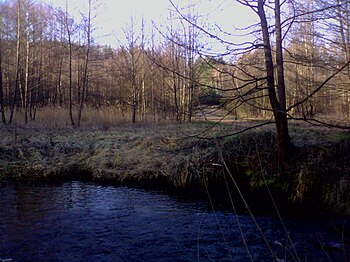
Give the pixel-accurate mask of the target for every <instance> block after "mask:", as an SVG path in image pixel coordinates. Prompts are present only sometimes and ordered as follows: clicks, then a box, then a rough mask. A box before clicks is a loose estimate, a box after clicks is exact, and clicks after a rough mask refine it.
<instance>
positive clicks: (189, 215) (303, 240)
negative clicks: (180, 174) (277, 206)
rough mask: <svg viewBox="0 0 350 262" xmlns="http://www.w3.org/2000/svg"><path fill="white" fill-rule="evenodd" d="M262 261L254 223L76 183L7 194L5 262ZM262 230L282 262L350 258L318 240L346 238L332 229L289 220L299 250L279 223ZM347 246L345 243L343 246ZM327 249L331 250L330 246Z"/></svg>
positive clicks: (2, 225) (263, 221) (0, 225)
mask: <svg viewBox="0 0 350 262" xmlns="http://www.w3.org/2000/svg"><path fill="white" fill-rule="evenodd" d="M237 219H238V220H239V222H240V225H241V227H242V233H243V234H244V239H245V240H246V244H247V246H248V248H249V253H250V256H251V258H252V259H253V260H254V261H271V256H270V253H269V251H268V249H267V248H266V245H265V243H264V242H263V240H262V237H261V235H260V234H259V232H258V230H257V229H256V226H255V224H254V223H253V221H252V219H251V218H249V217H248V216H245V215H241V216H238V217H236V216H235V215H234V214H233V213H232V212H230V211H227V210H226V211H222V210H221V211H217V212H213V211H211V210H210V208H208V206H207V205H206V204H205V203H198V202H196V203H193V202H192V203H188V202H184V201H179V200H177V199H176V198H174V197H170V196H167V195H164V194H159V193H155V192H149V191H144V190H137V189H130V188H123V187H117V188H116V187H104V186H99V185H96V184H92V183H81V182H70V183H65V184H63V185H60V186H53V185H47V186H4V187H2V188H0V261H1V260H2V259H13V261H42V260H45V261H48V260H49V261H194V260H199V261H219V260H220V261H249V260H250V256H249V253H248V251H247V249H246V248H245V245H244V242H243V241H242V236H241V232H240V230H239V227H238V226H237ZM257 221H258V223H259V225H260V226H261V228H262V230H263V231H264V233H265V235H266V237H267V238H268V240H269V242H270V245H271V247H272V248H273V250H274V252H275V253H276V254H277V256H278V257H279V258H280V259H281V261H282V260H286V261H293V260H294V258H295V252H294V251H293V248H292V247H293V246H294V247H295V248H296V250H297V252H298V255H299V257H300V259H301V260H303V261H305V260H307V261H329V258H333V259H343V258H344V255H343V252H342V251H341V248H334V250H333V251H329V250H328V249H327V250H325V251H323V250H322V248H320V247H319V244H318V243H319V241H318V239H319V238H320V236H321V237H322V239H332V241H335V242H334V243H335V244H338V242H337V241H338V238H337V235H336V234H335V233H333V231H331V230H330V229H331V228H330V226H329V224H327V223H321V222H318V223H314V222H308V223H306V222H304V223H301V222H299V223H297V222H293V221H288V222H287V227H288V230H289V231H290V235H291V237H292V239H293V245H291V243H290V242H289V241H288V239H287V234H286V232H285V231H284V230H283V229H282V226H281V224H280V222H279V221H278V220H277V219H275V218H268V217H259V218H257ZM339 243H341V242H339ZM326 248H327V247H326Z"/></svg>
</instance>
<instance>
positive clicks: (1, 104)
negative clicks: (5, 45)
mask: <svg viewBox="0 0 350 262" xmlns="http://www.w3.org/2000/svg"><path fill="white" fill-rule="evenodd" d="M1 22H2V21H1V20H0V23H1ZM1 30H2V24H0V112H1V122H2V123H3V124H5V125H6V123H7V122H6V116H5V100H4V86H3V79H2V32H1Z"/></svg>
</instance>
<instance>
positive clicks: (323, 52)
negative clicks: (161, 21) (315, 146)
mask: <svg viewBox="0 0 350 262" xmlns="http://www.w3.org/2000/svg"><path fill="white" fill-rule="evenodd" d="M68 2H69V1H68ZM68 2H67V8H66V10H62V9H57V8H53V7H51V6H48V5H46V4H44V3H41V2H40V1H34V0H7V1H1V2H0V15H1V16H0V103H1V119H2V122H3V123H4V124H11V123H13V122H14V121H16V118H17V116H19V115H21V116H24V121H25V122H26V123H28V122H31V121H35V119H36V113H37V112H38V110H42V109H45V108H51V109H52V108H60V109H64V110H66V112H67V115H66V116H67V120H68V119H69V120H68V121H69V123H70V124H71V125H80V121H81V115H82V112H84V110H85V109H86V108H114V109H115V110H116V111H114V112H117V114H118V116H116V117H118V118H123V119H125V121H130V122H133V123H135V122H140V121H145V120H147V121H159V120H162V119H170V120H173V121H178V122H184V121H191V119H192V118H193V117H194V116H195V114H196V113H197V112H199V111H200V109H203V108H205V107H208V106H211V107H212V106H218V107H221V108H222V109H224V110H226V112H227V114H228V115H233V116H234V117H235V118H236V119H245V118H264V119H269V118H271V117H272V116H273V111H274V108H273V105H271V93H270V91H271V90H269V86H268V77H266V75H267V74H268V72H267V69H266V46H267V45H266V42H265V40H266V37H268V36H269V37H270V39H267V40H268V41H269V44H270V45H269V47H270V51H271V55H272V56H271V57H272V59H273V61H272V65H273V69H272V70H273V71H272V76H273V75H275V78H276V79H275V80H273V81H274V82H273V83H276V87H275V88H276V90H277V89H278V84H277V82H278V76H280V74H279V72H281V71H278V68H279V67H278V65H282V67H284V68H283V69H284V71H282V72H283V73H284V75H282V78H283V79H284V86H285V100H286V101H285V107H286V108H285V109H284V110H283V108H282V111H284V114H285V115H286V116H287V117H288V118H296V119H304V120H309V121H317V122H322V123H327V124H329V123H334V121H335V120H346V119H349V116H350V106H349V104H350V103H349V102H350V66H349V65H348V64H349V60H350V2H349V1H345V0H330V1H325V0H304V1H284V2H282V3H279V1H269V2H265V1H260V0H259V1H243V0H241V1H238V2H240V3H241V4H242V5H246V7H247V9H251V10H253V11H255V12H256V13H257V14H258V16H257V17H260V21H263V20H261V19H262V18H264V16H263V14H264V15H266V16H265V20H266V22H267V25H266V33H267V34H268V35H267V34H266V35H264V30H262V29H261V26H263V24H262V23H261V22H260V23H258V24H256V25H252V26H251V27H249V28H247V29H246V30H247V34H248V33H250V34H252V37H254V39H255V40H253V41H252V42H249V43H243V44H241V45H239V44H237V43H230V42H228V41H227V40H225V38H224V37H225V34H226V35H229V33H224V32H221V34H222V35H223V37H221V35H219V34H218V35H213V33H211V30H210V28H209V27H208V28H207V27H205V26H204V23H203V25H201V21H200V17H199V16H196V15H194V14H195V12H194V10H195V6H194V7H191V8H187V9H180V8H178V7H177V5H176V4H175V3H173V5H172V7H173V11H170V13H169V20H168V22H169V24H168V25H167V26H165V27H162V28H158V27H157V25H154V32H153V33H152V34H149V33H148V34H146V33H145V30H143V28H144V25H143V23H145V21H143V20H140V21H136V20H137V18H132V19H131V21H130V24H128V25H126V26H125V29H124V35H123V36H117V37H121V38H124V39H126V42H127V44H125V45H121V46H119V47H117V48H112V47H110V46H102V45H100V44H98V42H97V41H96V40H95V39H94V36H93V35H94V34H93V32H94V30H95V29H96V28H95V26H94V15H95V14H94V11H95V7H94V5H95V4H96V3H95V2H93V1H91V0H87V3H88V6H89V7H88V9H87V11H86V13H84V14H82V17H83V19H82V20H81V21H75V20H74V19H73V17H72V16H71V14H70V13H69V12H68V8H69V7H68ZM272 2H273V3H272ZM276 3H277V4H276ZM277 6H278V7H279V8H277ZM264 8H265V9H264ZM271 10H272V11H271ZM276 12H277V13H276ZM277 14H278V16H276V15H277ZM277 17H279V26H278V23H277V22H278V21H277V20H276V18H277ZM179 20H181V21H180V24H181V26H178V24H179ZM276 21H277V22H276ZM136 24H138V25H141V26H140V29H136ZM218 26H219V25H217V27H218ZM278 28H280V29H281V30H278ZM278 31H279V33H280V34H278ZM205 35H206V36H207V38H208V39H214V40H216V41H218V42H220V43H221V44H222V45H223V46H226V50H227V52H223V53H220V54H214V53H211V52H210V50H209V49H210V48H209V47H208V46H206V43H205V37H204V36H205ZM278 35H279V38H278ZM160 36H161V37H160ZM275 37H277V38H275ZM278 54H283V55H282V56H281V57H280V58H282V59H283V60H282V64H281V63H279V62H278V61H281V60H280V59H279V55H278ZM270 80H271V79H270ZM277 92H279V91H277ZM279 99H281V97H279ZM282 104H283V103H282Z"/></svg>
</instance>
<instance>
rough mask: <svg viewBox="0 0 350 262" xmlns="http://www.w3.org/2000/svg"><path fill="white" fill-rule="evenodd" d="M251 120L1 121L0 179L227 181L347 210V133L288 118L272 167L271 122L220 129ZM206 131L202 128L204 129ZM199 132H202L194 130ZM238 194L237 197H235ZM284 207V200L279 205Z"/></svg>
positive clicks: (292, 204)
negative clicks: (97, 125)
mask: <svg viewBox="0 0 350 262" xmlns="http://www.w3.org/2000/svg"><path fill="white" fill-rule="evenodd" d="M250 124H251V123H240V124H238V123H237V124H235V125H234V126H233V125H218V126H216V127H215V128H212V129H209V131H208V128H209V127H210V125H209V124H206V123H196V124H192V125H181V126H180V125H170V124H169V125H166V126H138V127H135V126H121V127H113V129H110V130H104V131H102V130H99V129H92V128H89V129H88V128H85V129H70V128H49V129H43V128H39V127H35V126H33V127H25V128H21V127H17V128H5V127H2V129H1V133H0V179H1V180H2V181H18V182H28V181H29V182H33V181H34V182H41V181H46V182H56V181H65V180H70V179H87V180H94V181H98V182H101V183H108V184H118V185H130V186H141V187H153V188H161V189H167V190H170V191H178V192H180V191H181V192H187V193H188V194H192V195H202V196H204V197H205V196H206V195H207V192H209V193H210V195H213V196H216V199H221V200H223V201H224V199H225V198H228V196H229V194H228V191H227V188H229V189H230V190H229V192H230V194H231V196H232V197H233V198H234V199H235V200H238V199H240V196H239V194H238V192H237V188H236V185H235V183H236V184H237V185H238V186H239V188H240V190H241V191H242V193H243V195H244V196H245V198H246V199H247V200H248V202H249V204H250V205H252V206H256V207H260V208H261V209H269V208H271V207H272V206H273V205H272V204H273V202H272V200H271V198H270V193H271V194H272V195H274V199H275V200H276V201H277V204H278V205H280V206H281V207H284V208H285V209H286V210H287V209H289V210H298V209H303V210H311V209H310V208H311V207H312V210H315V209H322V210H328V211H331V213H338V214H342V215H347V216H349V215H350V135H349V134H347V133H341V132H336V133H335V132H333V131H332V132H331V131H330V130H326V129H316V128H310V127H308V126H300V125H296V124H294V125H291V135H292V137H293V144H294V145H295V149H294V152H293V156H292V157H291V159H290V161H289V163H288V165H287V167H286V168H285V171H284V172H283V173H280V171H279V170H278V166H277V162H276V157H275V156H276V154H275V149H274V145H275V134H274V132H273V126H271V127H269V126H267V127H266V126H265V127H263V128H260V129H256V130H254V131H249V132H245V133H242V134H240V135H236V136H227V137H225V138H220V139H204V137H203V136H204V135H206V136H207V137H208V138H212V137H220V136H223V135H227V134H229V133H232V132H234V131H235V130H236V131H237V130H239V129H242V128H245V127H246V126H247V125H248V126H249V125H250ZM205 131H206V132H205ZM198 134H201V135H200V136H201V137H202V139H198V137H195V136H196V135H198ZM237 202H240V201H237ZM286 207H287V208H286Z"/></svg>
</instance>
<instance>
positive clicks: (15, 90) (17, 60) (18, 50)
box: [8, 0, 21, 124]
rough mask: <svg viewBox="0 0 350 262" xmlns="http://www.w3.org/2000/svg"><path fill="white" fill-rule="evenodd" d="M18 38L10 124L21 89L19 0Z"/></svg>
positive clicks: (19, 12) (18, 15)
mask: <svg viewBox="0 0 350 262" xmlns="http://www.w3.org/2000/svg"><path fill="white" fill-rule="evenodd" d="M17 5H18V6H17V37H16V38H17V40H16V79H15V89H14V93H13V99H12V102H11V104H10V117H9V122H8V123H9V124H12V121H13V116H14V113H15V106H16V103H17V93H18V91H19V90H20V83H21V82H20V70H19V69H20V68H19V67H20V61H21V59H20V58H21V57H20V41H21V35H20V34H21V16H20V15H21V1H20V0H18V3H17Z"/></svg>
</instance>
